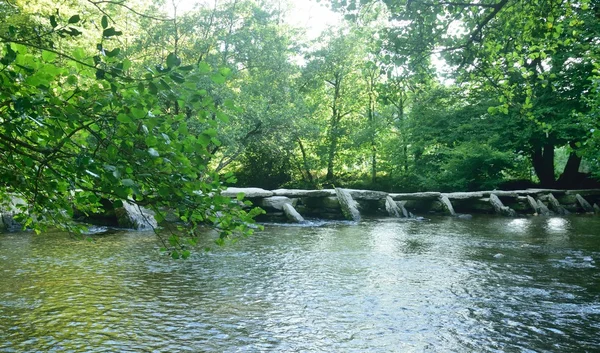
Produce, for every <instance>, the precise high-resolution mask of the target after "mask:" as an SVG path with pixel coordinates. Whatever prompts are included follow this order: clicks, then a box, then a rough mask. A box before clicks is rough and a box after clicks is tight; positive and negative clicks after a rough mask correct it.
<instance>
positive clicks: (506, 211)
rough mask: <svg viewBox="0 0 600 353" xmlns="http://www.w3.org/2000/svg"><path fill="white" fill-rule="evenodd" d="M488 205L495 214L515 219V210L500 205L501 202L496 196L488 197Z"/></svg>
mask: <svg viewBox="0 0 600 353" xmlns="http://www.w3.org/2000/svg"><path fill="white" fill-rule="evenodd" d="M490 203H491V204H492V207H494V211H496V213H498V214H501V215H504V216H508V217H516V216H517V212H515V210H513V209H512V208H510V207H506V206H504V204H503V203H502V201H500V199H499V198H498V196H496V195H494V194H491V195H490Z"/></svg>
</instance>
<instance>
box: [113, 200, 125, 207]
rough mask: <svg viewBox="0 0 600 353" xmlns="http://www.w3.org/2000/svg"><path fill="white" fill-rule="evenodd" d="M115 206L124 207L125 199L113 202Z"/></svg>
mask: <svg viewBox="0 0 600 353" xmlns="http://www.w3.org/2000/svg"><path fill="white" fill-rule="evenodd" d="M113 207H114V208H121V207H123V200H115V201H114V202H113Z"/></svg>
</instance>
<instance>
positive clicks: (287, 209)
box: [282, 203, 304, 223]
mask: <svg viewBox="0 0 600 353" xmlns="http://www.w3.org/2000/svg"><path fill="white" fill-rule="evenodd" d="M282 208H283V212H284V213H285V216H286V217H287V219H289V220H290V221H292V222H296V223H301V222H304V217H302V216H301V215H300V213H298V211H296V210H295V209H294V206H292V204H291V203H285V204H283V206H282Z"/></svg>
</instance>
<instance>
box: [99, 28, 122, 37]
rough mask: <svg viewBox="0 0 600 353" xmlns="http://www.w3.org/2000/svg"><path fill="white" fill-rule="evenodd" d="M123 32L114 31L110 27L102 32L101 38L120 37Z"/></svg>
mask: <svg viewBox="0 0 600 353" xmlns="http://www.w3.org/2000/svg"><path fill="white" fill-rule="evenodd" d="M122 34H123V32H121V31H117V30H115V28H114V27H110V28H107V29H105V30H104V31H102V36H103V37H105V38H110V37H112V36H120V35H122Z"/></svg>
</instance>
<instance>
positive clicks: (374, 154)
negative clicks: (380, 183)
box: [371, 141, 377, 184]
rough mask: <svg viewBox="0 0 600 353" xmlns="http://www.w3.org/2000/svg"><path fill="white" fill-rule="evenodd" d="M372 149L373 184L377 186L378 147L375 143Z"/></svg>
mask: <svg viewBox="0 0 600 353" xmlns="http://www.w3.org/2000/svg"><path fill="white" fill-rule="evenodd" d="M371 148H372V152H371V153H372V155H371V183H373V184H375V182H376V181H377V146H375V142H374V141H373V142H372V144H371Z"/></svg>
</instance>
